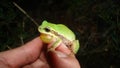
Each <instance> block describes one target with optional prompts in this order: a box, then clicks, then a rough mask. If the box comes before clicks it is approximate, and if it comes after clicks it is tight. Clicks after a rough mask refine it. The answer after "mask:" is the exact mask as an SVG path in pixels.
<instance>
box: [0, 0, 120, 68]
mask: <svg viewBox="0 0 120 68" xmlns="http://www.w3.org/2000/svg"><path fill="white" fill-rule="evenodd" d="M13 2H16V3H17V4H18V5H19V6H20V7H21V8H22V9H24V10H25V11H26V12H27V13H28V14H29V15H30V16H31V17H32V18H33V19H34V20H35V21H36V22H37V23H38V24H41V22H42V21H43V20H47V21H50V22H53V23H62V24H65V25H66V26H68V27H69V28H70V29H71V30H73V31H74V32H75V34H76V36H77V39H79V40H80V50H79V52H78V53H77V55H76V57H77V59H78V60H79V62H80V64H81V67H82V68H120V36H119V35H120V2H119V0H14V1H13V0H0V51H5V50H8V49H10V48H16V47H18V46H20V45H22V44H24V43H26V42H28V41H29V40H31V39H33V38H35V37H36V36H39V32H38V30H37V26H36V25H35V24H34V23H33V22H32V21H31V20H30V19H29V18H27V17H26V15H25V14H23V13H22V12H21V11H20V10H19V9H18V8H17V7H15V6H14V5H13Z"/></svg>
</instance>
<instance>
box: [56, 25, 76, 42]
mask: <svg viewBox="0 0 120 68" xmlns="http://www.w3.org/2000/svg"><path fill="white" fill-rule="evenodd" d="M56 25H57V27H56V29H55V30H56V31H58V30H59V31H58V33H59V34H61V35H62V36H64V37H66V38H67V39H69V40H71V41H73V40H75V34H74V33H73V32H72V31H71V30H70V29H69V28H68V27H67V26H65V25H63V24H56Z"/></svg>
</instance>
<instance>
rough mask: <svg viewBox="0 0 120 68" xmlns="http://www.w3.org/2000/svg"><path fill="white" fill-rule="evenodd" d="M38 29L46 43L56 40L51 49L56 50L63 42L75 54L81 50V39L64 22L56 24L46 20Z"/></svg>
mask: <svg viewBox="0 0 120 68" xmlns="http://www.w3.org/2000/svg"><path fill="white" fill-rule="evenodd" d="M38 31H39V32H40V38H41V39H42V41H43V42H44V43H50V42H52V41H55V42H54V43H53V44H52V46H51V47H50V48H49V49H50V50H55V49H56V48H57V47H58V46H59V45H60V43H61V42H62V43H63V44H65V45H66V46H67V47H68V48H69V49H70V50H71V51H72V53H74V54H76V53H77V52H78V50H79V41H78V40H76V38H75V34H74V33H73V32H72V31H71V30H70V29H69V28H68V27H67V26H65V25H63V24H54V23H50V22H47V21H46V20H44V21H43V22H42V24H41V25H40V26H39V27H38Z"/></svg>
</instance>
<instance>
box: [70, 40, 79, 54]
mask: <svg viewBox="0 0 120 68" xmlns="http://www.w3.org/2000/svg"><path fill="white" fill-rule="evenodd" d="M71 48H72V51H73V53H74V54H76V53H77V52H78V50H79V48H80V44H79V40H74V41H73V44H72V46H71Z"/></svg>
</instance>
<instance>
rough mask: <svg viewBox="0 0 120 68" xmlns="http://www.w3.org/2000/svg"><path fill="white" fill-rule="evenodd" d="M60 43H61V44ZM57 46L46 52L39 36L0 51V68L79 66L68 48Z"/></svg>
mask: <svg viewBox="0 0 120 68" xmlns="http://www.w3.org/2000/svg"><path fill="white" fill-rule="evenodd" d="M61 45H62V44H61ZM65 49H66V48H64V47H61V46H60V47H59V48H58V49H57V50H56V51H49V52H47V47H46V46H45V45H43V43H42V41H41V40H40V38H39V37H37V38H35V39H34V40H32V41H30V42H28V43H26V44H25V45H23V46H21V47H18V48H15V49H11V50H8V51H5V52H1V53H0V68H80V65H79V63H78V61H77V59H76V58H75V56H74V55H68V53H69V52H70V51H69V50H65Z"/></svg>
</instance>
